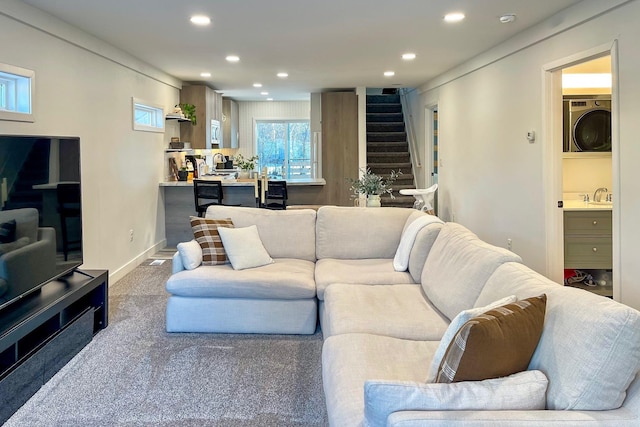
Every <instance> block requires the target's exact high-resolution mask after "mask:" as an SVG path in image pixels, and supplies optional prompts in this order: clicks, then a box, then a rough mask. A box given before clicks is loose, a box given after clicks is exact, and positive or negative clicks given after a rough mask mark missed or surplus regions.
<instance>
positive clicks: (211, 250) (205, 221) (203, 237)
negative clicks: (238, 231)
mask: <svg viewBox="0 0 640 427" xmlns="http://www.w3.org/2000/svg"><path fill="white" fill-rule="evenodd" d="M190 221H191V229H192V230H193V237H194V238H195V240H196V242H198V244H199V245H200V247H201V248H202V265H218V264H226V263H227V262H228V261H229V260H228V259H227V253H226V251H225V250H224V245H223V244H222V240H221V239H220V234H219V233H218V227H233V222H232V221H231V219H229V218H226V219H209V218H198V217H196V216H192V217H191V218H190Z"/></svg>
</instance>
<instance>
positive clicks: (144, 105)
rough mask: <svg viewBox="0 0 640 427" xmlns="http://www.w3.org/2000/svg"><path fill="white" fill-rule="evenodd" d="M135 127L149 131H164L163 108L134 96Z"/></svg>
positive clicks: (135, 128)
mask: <svg viewBox="0 0 640 427" xmlns="http://www.w3.org/2000/svg"><path fill="white" fill-rule="evenodd" d="M133 129H134V130H142V131H147V132H164V110H163V108H162V107H161V106H158V105H153V104H150V103H148V102H146V101H142V100H140V99H137V98H133Z"/></svg>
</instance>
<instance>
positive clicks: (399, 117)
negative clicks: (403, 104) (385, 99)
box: [367, 111, 404, 123]
mask: <svg viewBox="0 0 640 427" xmlns="http://www.w3.org/2000/svg"><path fill="white" fill-rule="evenodd" d="M380 122H402V123H404V116H403V114H402V111H399V112H391V113H369V112H367V123H380Z"/></svg>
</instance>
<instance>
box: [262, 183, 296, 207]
mask: <svg viewBox="0 0 640 427" xmlns="http://www.w3.org/2000/svg"><path fill="white" fill-rule="evenodd" d="M261 187H262V182H261V181H258V194H261V193H260V190H261ZM288 198H289V196H288V194H287V181H268V183H267V191H266V193H265V197H264V199H265V200H264V203H258V206H259V207H261V208H267V209H287V199H288Z"/></svg>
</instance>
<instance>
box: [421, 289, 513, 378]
mask: <svg viewBox="0 0 640 427" xmlns="http://www.w3.org/2000/svg"><path fill="white" fill-rule="evenodd" d="M516 300H517V298H516V296H515V295H509V296H508V297H504V298H502V299H499V300H498V301H494V302H492V303H491V304H488V305H485V306H484V307H474V308H470V309H468V310H464V311H461V312H460V313H458V315H457V316H456V317H454V318H453V320H452V321H451V323H449V326H448V327H447V330H446V331H445V332H444V335H442V339H440V344H439V345H438V349H437V350H436V352H435V353H434V355H433V361H432V362H431V368H430V369H429V377H428V378H427V382H428V383H431V382H435V380H436V376H437V375H438V369H439V368H440V362H442V358H443V357H444V355H445V353H446V352H447V348H449V344H450V343H451V340H452V339H453V337H455V336H456V333H457V332H458V330H459V329H460V328H461V327H462V325H464V324H465V323H467V321H468V320H471V319H473V318H474V317H477V316H480V315H481V314H483V313H486V312H487V311H489V310H493V309H494V308H498V307H501V306H503V305H506V304H511V303H512V302H516Z"/></svg>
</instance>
